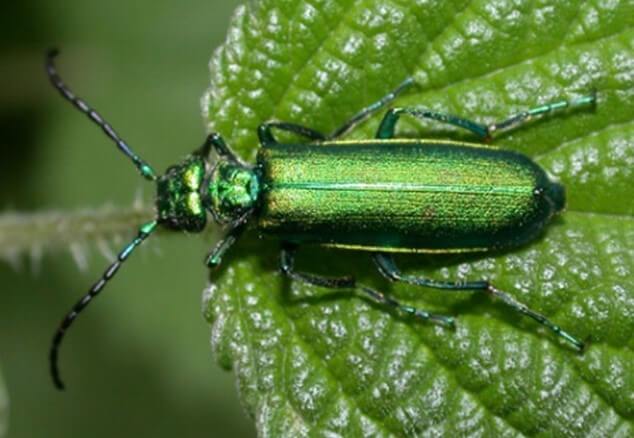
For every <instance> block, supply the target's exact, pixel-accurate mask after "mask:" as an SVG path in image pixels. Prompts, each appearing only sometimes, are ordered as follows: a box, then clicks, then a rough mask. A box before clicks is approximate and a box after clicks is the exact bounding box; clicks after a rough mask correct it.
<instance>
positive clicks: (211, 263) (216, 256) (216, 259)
mask: <svg viewBox="0 0 634 438" xmlns="http://www.w3.org/2000/svg"><path fill="white" fill-rule="evenodd" d="M245 228H246V226H245V224H244V223H242V224H240V225H238V226H235V227H233V228H231V229H230V230H229V232H228V233H227V234H226V235H225V236H224V237H223V238H222V239H221V240H220V241H219V242H218V243H217V244H216V246H214V248H213V249H212V250H211V252H210V253H209V255H208V256H207V258H206V264H207V267H209V268H212V269H213V268H217V267H218V266H219V265H220V263H222V257H223V256H224V255H225V254H226V253H227V251H229V248H231V247H232V246H233V244H234V243H236V241H237V240H238V237H240V235H241V234H242V233H243V232H244V229H245Z"/></svg>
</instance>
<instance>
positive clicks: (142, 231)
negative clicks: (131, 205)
mask: <svg viewBox="0 0 634 438" xmlns="http://www.w3.org/2000/svg"><path fill="white" fill-rule="evenodd" d="M156 225H157V221H156V220H154V221H151V222H148V223H146V224H144V225H142V226H141V228H139V233H138V235H137V236H136V237H135V238H134V239H133V240H132V242H130V243H128V245H126V247H125V248H123V250H122V251H121V252H120V253H119V255H118V256H117V260H115V261H114V263H112V264H111V265H110V266H109V267H108V269H106V271H105V272H104V273H103V275H102V276H101V278H100V279H99V281H97V282H96V283H95V284H94V285H93V286H92V287H91V288H90V290H89V291H88V293H87V294H86V295H84V296H83V297H82V298H81V299H80V300H79V301H77V303H76V304H75V305H74V306H73V308H72V309H71V310H70V312H68V313H67V314H66V316H65V317H64V319H63V320H62V322H61V324H60V325H59V328H58V329H57V331H56V332H55V336H53V342H52V343H51V350H50V354H49V360H50V366H51V368H50V370H51V377H52V378H53V383H54V384H55V386H56V387H57V389H59V390H63V389H64V383H63V382H62V379H61V377H60V375H59V367H58V364H57V357H58V354H59V347H60V344H61V343H62V339H64V334H65V333H66V331H67V330H68V328H69V327H70V326H71V325H72V324H73V321H75V318H77V315H79V313H80V312H81V311H82V310H84V308H85V307H86V306H87V305H88V304H89V303H90V302H91V301H92V300H93V298H95V297H96V296H97V295H99V292H101V291H102V290H103V288H104V287H105V286H106V284H107V283H108V281H110V280H111V279H112V277H114V275H115V274H116V273H117V271H118V270H119V268H120V267H121V265H122V264H123V262H125V261H126V260H127V258H128V256H130V254H132V252H133V251H134V250H135V249H136V247H137V246H139V245H140V244H141V243H142V242H143V241H144V240H145V239H146V238H148V237H149V236H150V234H152V232H153V231H154V230H155V229H156Z"/></svg>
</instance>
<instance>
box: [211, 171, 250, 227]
mask: <svg viewBox="0 0 634 438" xmlns="http://www.w3.org/2000/svg"><path fill="white" fill-rule="evenodd" d="M259 195H260V180H259V177H258V175H257V173H256V172H255V171H254V170H253V169H251V168H247V167H244V166H242V165H239V164H235V163H232V162H228V161H221V162H220V163H218V165H217V166H216V168H215V169H214V172H213V174H212V177H211V179H210V181H209V186H208V200H209V207H208V208H210V210H211V212H212V214H213V215H214V217H215V218H216V219H217V220H218V221H220V222H223V223H226V222H233V221H236V220H238V219H240V218H241V217H242V216H243V215H244V214H245V213H247V212H248V211H251V210H253V208H254V207H255V205H256V203H257V201H258V198H259Z"/></svg>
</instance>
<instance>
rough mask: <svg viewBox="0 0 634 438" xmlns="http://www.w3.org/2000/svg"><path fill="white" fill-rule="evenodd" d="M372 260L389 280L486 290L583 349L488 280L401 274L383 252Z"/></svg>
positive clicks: (578, 348) (440, 287)
mask: <svg viewBox="0 0 634 438" xmlns="http://www.w3.org/2000/svg"><path fill="white" fill-rule="evenodd" d="M374 262H375V263H376V265H377V267H378V269H379V272H380V273H381V274H382V275H383V276H384V277H385V278H387V279H388V280H390V281H401V282H404V283H409V284H413V285H416V286H423V287H431V288H435V289H444V290H450V291H465V290H472V291H480V292H486V293H487V294H489V295H490V296H493V297H495V298H498V299H499V300H500V301H502V302H503V303H504V304H506V305H507V306H509V307H511V308H512V309H513V310H515V311H516V312H519V313H521V314H524V315H526V316H529V317H530V318H532V319H534V320H535V321H537V322H538V323H540V324H542V325H543V326H545V327H547V328H548V329H549V330H550V331H552V332H553V333H555V334H556V335H557V336H559V337H561V338H563V339H565V340H566V341H567V342H569V343H570V344H572V345H573V346H574V347H575V349H577V350H578V351H580V352H581V351H583V350H584V348H585V345H584V343H583V342H581V341H580V340H578V339H577V338H575V337H574V336H572V335H571V334H570V333H568V332H566V331H565V330H563V329H562V328H561V327H559V326H558V325H557V324H555V323H553V322H552V321H550V320H549V319H548V318H546V317H545V316H544V315H542V314H541V313H538V312H535V311H534V310H532V309H531V308H529V307H528V306H527V305H525V304H523V303H521V302H519V301H518V300H516V299H515V298H513V297H512V296H510V295H509V294H507V293H505V292H503V291H501V290H499V289H497V288H496V287H495V286H493V285H492V284H491V283H489V282H488V281H484V280H482V281H467V282H449V281H437V280H431V279H428V278H424V277H418V276H415V275H407V274H403V273H402V272H401V271H400V269H398V267H397V266H396V262H395V261H394V257H392V256H391V255H390V254H385V253H377V254H375V255H374Z"/></svg>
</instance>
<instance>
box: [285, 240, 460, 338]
mask: <svg viewBox="0 0 634 438" xmlns="http://www.w3.org/2000/svg"><path fill="white" fill-rule="evenodd" d="M296 252H297V246H296V245H292V244H288V243H285V244H283V245H282V253H281V256H280V269H281V271H282V273H283V274H284V275H286V276H287V277H289V278H291V279H293V280H297V281H301V282H303V283H306V284H310V285H314V286H320V287H325V288H328V289H350V290H353V291H354V292H355V293H356V294H358V295H360V296H361V297H364V298H365V299H368V300H370V301H372V302H374V303H376V304H378V305H380V306H382V307H388V308H392V309H395V310H396V311H398V312H401V313H402V314H404V315H408V316H413V317H415V318H417V319H420V320H423V321H434V322H436V323H438V324H441V325H444V326H449V327H453V325H454V318H452V317H451V316H445V315H436V314H434V313H430V312H427V311H425V310H421V309H417V308H415V307H412V306H409V305H406V304H402V303H401V302H400V301H398V300H395V299H394V298H392V297H390V296H388V295H385V294H383V293H381V292H379V291H377V290H374V289H371V288H369V287H366V286H363V285H360V284H358V283H357V282H356V280H355V278H354V277H351V276H346V277H324V276H321V275H316V274H311V273H307V272H298V271H296V270H295V254H296Z"/></svg>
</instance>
